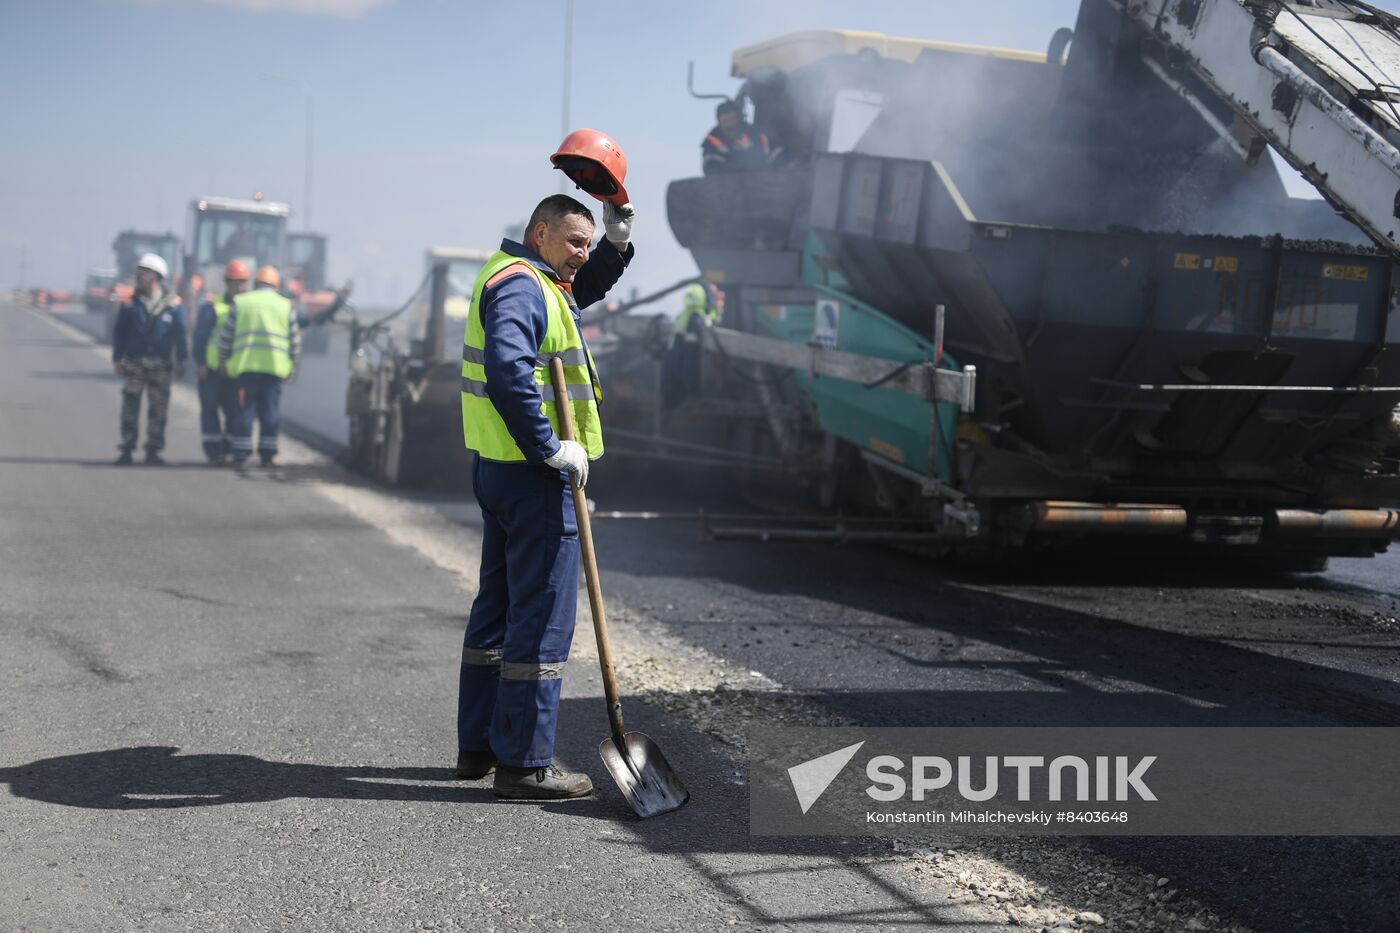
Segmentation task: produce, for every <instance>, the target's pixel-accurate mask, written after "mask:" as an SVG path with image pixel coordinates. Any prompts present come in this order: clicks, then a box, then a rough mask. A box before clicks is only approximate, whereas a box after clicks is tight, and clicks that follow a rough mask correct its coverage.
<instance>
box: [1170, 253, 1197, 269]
mask: <svg viewBox="0 0 1400 933" xmlns="http://www.w3.org/2000/svg"><path fill="white" fill-rule="evenodd" d="M1172 268H1174V269H1199V268H1201V254H1200V253H1177V254H1176V262H1175V263H1173V264H1172Z"/></svg>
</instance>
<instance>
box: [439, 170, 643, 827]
mask: <svg viewBox="0 0 1400 933" xmlns="http://www.w3.org/2000/svg"><path fill="white" fill-rule="evenodd" d="M603 220H604V225H605V228H606V237H605V239H604V240H603V241H602V242H601V243H599V245H598V248H597V250H594V251H592V255H591V256H590V249H591V246H592V242H593V235H594V221H593V215H592V214H591V213H590V212H589V210H588V208H586V207H585V206H584V205H582V204H580V203H579V202H578V201H576V200H574V199H573V198H571V197H569V196H567V195H563V194H558V195H554V196H552V197H548V198H545V199H544V200H543V201H541V202H540V203H539V205H538V206H537V207H536V208H535V210H534V213H533V214H531V215H530V220H529V223H528V224H527V226H526V229H525V242H524V243H523V244H522V243H516V242H514V241H512V240H504V241H502V243H501V248H500V249H499V250H498V251H497V252H496V253H495V254H494V255H493V256H492V257H491V258H490V259H489V260H488V261H487V263H486V265H485V267H484V268H483V269H482V270H481V272H480V274H479V275H478V276H477V278H476V283H475V285H474V287H473V292H472V301H471V305H470V309H469V311H468V313H467V331H466V339H465V347H464V349H463V354H462V359H463V363H462V430H463V434H464V436H465V440H466V445H467V447H468V448H469V449H471V450H475V451H476V452H477V458H476V463H475V465H474V467H473V471H472V485H473V486H474V488H475V492H476V497H477V501H478V502H480V504H481V515H482V520H483V523H484V529H483V532H482V547H481V583H480V588H479V589H478V591H477V596H476V600H475V601H474V602H473V603H472V608H471V615H470V617H469V619H468V622H467V631H466V636H465V639H464V642H463V650H462V666H461V692H460V695H459V701H458V717H457V730H458V735H457V743H458V756H457V774H458V775H459V776H460V777H464V778H479V777H485V776H486V775H487V774H490V773H491V772H492V771H493V770H494V771H495V772H496V777H495V792H496V794H497V795H498V796H501V797H516V798H530V799H545V800H547V799H562V798H569V797H582V796H584V795H586V794H588V793H589V792H591V791H592V789H593V784H592V782H591V781H590V780H589V778H588V775H586V774H579V773H572V772H569V771H565V770H564V769H562V768H560V767H559V766H557V765H556V764H555V763H554V736H555V729H556V725H557V718H558V713H559V688H560V678H561V677H562V675H563V668H564V663H565V661H567V660H568V656H569V646H570V644H571V643H572V641H573V634H574V608H575V602H576V600H577V595H578V575H579V542H578V525H577V523H576V520H575V515H574V500H573V496H572V493H571V491H570V483H571V482H574V483H576V484H577V485H578V486H580V487H582V486H583V484H584V483H585V482H586V481H587V479H588V464H589V461H590V460H594V459H596V458H598V457H599V456H601V455H602V453H603V437H602V429H601V425H600V422H599V415H598V403H599V399H600V398H601V391H600V389H599V386H598V377H597V373H596V370H595V368H594V365H593V359H592V357H591V355H590V354H589V353H588V348H587V346H586V345H585V344H584V340H583V336H582V334H581V333H580V331H579V308H581V307H587V306H588V305H590V304H592V303H593V302H595V301H597V300H599V299H600V298H602V297H603V296H604V295H605V294H607V291H608V289H610V288H611V287H612V286H613V284H614V283H615V282H616V281H617V280H618V279H619V278H620V277H621V276H622V272H623V270H624V269H625V268H626V267H627V265H628V263H629V262H630V261H631V260H632V257H633V256H634V255H635V252H636V251H635V248H634V247H632V246H631V245H629V243H628V240H629V238H630V235H631V227H632V205H631V204H630V203H628V204H624V205H622V206H621V207H615V206H614V205H612V204H607V205H606V206H605V208H604V212H603ZM550 356H559V357H561V358H562V360H563V363H564V372H565V374H566V377H567V382H568V389H569V393H568V395H569V398H568V400H567V403H568V404H569V405H571V406H572V409H573V414H574V421H575V424H576V426H577V431H578V439H577V440H574V441H566V440H561V439H560V427H559V420H558V410H557V405H558V401H557V400H556V399H555V396H554V390H553V386H552V385H551V380H550V370H549V365H548V357H550Z"/></svg>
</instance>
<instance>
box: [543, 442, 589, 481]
mask: <svg viewBox="0 0 1400 933" xmlns="http://www.w3.org/2000/svg"><path fill="white" fill-rule="evenodd" d="M545 465H546V466H551V467H553V468H554V469H556V470H568V471H569V476H570V477H571V478H572V479H573V481H574V485H575V486H577V487H578V488H579V489H582V488H583V487H584V486H586V485H588V451H586V450H584V449H583V445H582V444H580V443H579V442H578V441H560V442H559V452H558V453H556V454H555V455H554V456H552V457H550V458H548V459H547V460H545Z"/></svg>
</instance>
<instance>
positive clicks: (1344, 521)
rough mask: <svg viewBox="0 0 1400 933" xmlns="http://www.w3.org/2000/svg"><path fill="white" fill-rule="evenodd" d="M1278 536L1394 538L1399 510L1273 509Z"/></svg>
mask: <svg viewBox="0 0 1400 933" xmlns="http://www.w3.org/2000/svg"><path fill="white" fill-rule="evenodd" d="M1274 522H1275V524H1274V533H1275V534H1277V535H1278V536H1279V537H1281V538H1396V537H1400V509H1319V510H1313V509H1276V510H1275V511H1274Z"/></svg>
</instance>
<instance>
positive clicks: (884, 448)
mask: <svg viewBox="0 0 1400 933" xmlns="http://www.w3.org/2000/svg"><path fill="white" fill-rule="evenodd" d="M866 444H868V445H869V446H870V449H871V450H872V451H874V452H875V453H877V454H879V455H880V456H882V457H885V458H886V459H889V460H893V461H894V462H895V463H903V462H904V449H903V448H901V447H896V446H895V445H894V444H891V443H890V442H889V441H882V440H880V439H879V438H878V437H876V436H875V435H873V434H872V435H871V436H870V440H868V441H866Z"/></svg>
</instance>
